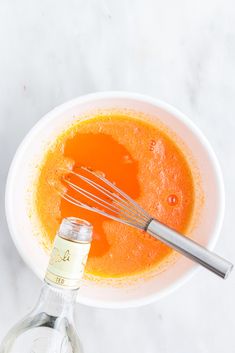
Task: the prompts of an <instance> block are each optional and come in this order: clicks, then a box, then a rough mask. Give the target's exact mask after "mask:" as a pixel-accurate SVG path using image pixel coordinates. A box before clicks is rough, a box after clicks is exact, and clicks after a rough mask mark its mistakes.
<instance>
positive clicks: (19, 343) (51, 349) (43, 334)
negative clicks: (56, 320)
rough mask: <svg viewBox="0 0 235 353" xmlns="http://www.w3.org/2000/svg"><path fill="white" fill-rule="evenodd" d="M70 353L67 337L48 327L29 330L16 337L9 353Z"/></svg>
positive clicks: (70, 348)
mask: <svg viewBox="0 0 235 353" xmlns="http://www.w3.org/2000/svg"><path fill="white" fill-rule="evenodd" d="M23 352H24V353H42V352H43V353H72V347H71V344H70V342H69V339H68V337H67V336H64V335H63V334H62V333H60V332H58V331H57V330H53V329H51V328H48V327H38V328H33V329H30V330H28V331H26V332H24V333H22V334H21V335H20V336H18V337H17V338H16V339H15V341H14V343H13V345H12V346H11V353H23Z"/></svg>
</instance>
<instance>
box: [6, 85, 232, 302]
mask: <svg viewBox="0 0 235 353" xmlns="http://www.w3.org/2000/svg"><path fill="white" fill-rule="evenodd" d="M103 99H104V100H107V99H129V100H137V101H139V102H143V103H146V104H151V105H153V106H156V107H158V108H160V109H162V110H164V111H166V112H167V113H169V114H171V115H173V116H174V118H175V119H176V120H179V121H181V122H182V123H183V124H184V125H186V127H188V128H189V129H190V130H191V131H192V133H193V134H194V136H195V137H196V138H197V139H198V140H199V142H200V144H201V145H202V146H203V148H204V149H205V150H206V151H207V153H208V156H209V158H210V160H211V163H212V165H213V167H214V171H215V173H214V177H215V182H216V187H217V192H218V198H219V200H220V202H219V207H218V215H217V219H216V220H215V221H214V222H215V225H214V233H213V234H212V236H211V237H210V238H209V241H208V244H207V248H208V249H210V250H212V249H213V248H214V247H215V245H216V242H217V240H218V238H219V233H220V230H221V227H222V222H223V218H224V211H225V192H224V183H223V177H222V172H221V168H220V165H219V162H218V160H217V157H216V154H215V152H214V150H213V149H212V147H211V145H210V143H209V142H208V140H207V138H206V137H205V136H204V135H203V133H202V132H201V131H200V129H199V128H198V127H197V126H196V125H195V124H194V123H193V122H192V121H191V120H190V118H188V117H187V116H186V115H185V114H184V113H182V112H181V111H180V110H178V109H177V108H175V107H173V106H172V105H171V104H169V103H166V102H164V101H162V100H159V99H156V98H154V97H150V96H147V95H144V94H140V93H135V92H127V91H103V92H95V93H90V94H86V95H82V96H79V97H77V98H74V99H72V100H69V101H67V102H65V103H63V104H61V105H59V106H57V107H55V108H54V109H52V110H51V111H49V112H48V113H47V114H45V115H44V116H43V117H42V118H41V119H39V120H38V122H37V123H36V124H35V125H34V126H33V127H32V128H31V129H30V130H29V132H28V133H27V134H26V136H25V137H24V138H23V140H22V142H21V143H20V145H19V146H18V148H17V150H16V152H15V155H14V157H13V159H12V162H11V165H10V168H9V171H8V176H7V181H6V189H5V214H6V220H7V224H8V228H9V231H10V235H11V237H12V240H13V242H14V244H15V246H16V248H17V250H18V252H19V254H20V256H21V257H22V259H23V261H24V262H25V263H26V264H27V266H29V268H30V269H31V270H32V271H33V272H34V273H35V274H36V275H37V277H39V278H40V277H41V276H40V274H39V271H38V269H37V267H36V266H34V262H33V261H30V258H29V256H27V252H26V251H25V247H22V245H21V242H20V241H19V236H18V234H17V232H16V230H15V228H14V221H13V218H14V217H13V214H12V212H11V198H12V192H13V188H12V184H13V181H14V178H15V173H14V171H15V169H16V166H17V163H18V159H19V157H20V155H21V154H22V153H23V152H24V150H25V149H27V146H28V141H29V140H30V139H31V138H32V137H33V135H34V134H36V133H37V131H38V130H39V129H41V128H43V127H44V126H45V125H46V124H47V122H48V121H50V120H53V119H54V118H55V116H56V115H58V114H60V113H61V112H64V111H66V110H69V109H70V108H72V107H73V106H74V105H78V104H84V103H88V102H90V101H92V102H94V101H96V100H103ZM199 269H201V266H200V265H198V264H194V265H193V266H192V267H191V268H189V269H188V271H187V272H185V274H184V275H182V276H181V277H180V278H179V279H177V280H175V281H174V282H173V283H172V284H171V285H169V286H168V287H167V288H165V289H162V290H160V291H158V292H157V293H154V294H150V295H146V296H144V297H142V298H139V299H127V300H123V301H110V302H107V301H103V300H96V299H89V298H86V297H83V296H80V298H79V303H81V304H84V305H89V306H93V307H100V308H113V309H114V308H130V307H137V306H142V305H146V304H150V303H152V302H154V301H157V300H159V299H161V298H163V297H164V296H166V295H168V294H170V293H172V292H173V291H175V290H176V289H178V288H179V287H181V286H182V285H183V284H185V283H186V282H187V281H188V280H189V279H191V278H192V276H193V275H194V274H195V273H196V272H198V271H199Z"/></svg>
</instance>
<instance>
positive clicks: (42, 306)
mask: <svg viewBox="0 0 235 353" xmlns="http://www.w3.org/2000/svg"><path fill="white" fill-rule="evenodd" d="M77 293H78V290H70V289H60V288H56V287H53V286H52V285H49V284H47V283H45V284H44V285H43V287H42V290H41V294H40V297H39V302H38V305H37V307H36V310H37V311H38V312H44V313H46V314H48V315H50V316H55V317H56V316H57V317H70V318H72V317H73V312H74V304H75V302H76V298H77Z"/></svg>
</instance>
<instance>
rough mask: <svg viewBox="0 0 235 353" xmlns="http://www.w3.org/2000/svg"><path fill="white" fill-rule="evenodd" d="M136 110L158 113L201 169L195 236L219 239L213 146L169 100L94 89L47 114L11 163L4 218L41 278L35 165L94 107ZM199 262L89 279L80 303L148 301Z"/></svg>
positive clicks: (220, 207) (43, 258) (220, 200)
mask: <svg viewBox="0 0 235 353" xmlns="http://www.w3.org/2000/svg"><path fill="white" fill-rule="evenodd" d="M104 108H105V109H109V108H118V109H125V108H127V109H132V110H136V111H139V112H143V113H144V114H147V115H150V116H152V117H153V118H154V117H158V118H160V119H161V121H162V122H163V123H164V125H166V126H168V127H169V128H170V129H171V130H173V131H174V132H175V133H176V134H177V135H178V136H179V137H180V139H182V140H183V141H184V143H185V145H186V146H187V147H188V148H189V149H190V150H191V152H192V155H193V158H194V160H195V161H196V163H197V166H198V168H199V171H200V176H201V182H202V187H203V191H204V196H205V203H204V207H203V208H202V210H201V216H200V219H199V223H198V224H197V225H196V227H195V229H194V231H193V234H192V235H193V237H194V238H195V239H196V240H197V241H198V242H199V243H201V244H203V245H206V246H207V247H208V248H209V249H212V248H213V247H214V245H215V243H216V241H217V238H218V235H219V232H220V229H221V224H222V219H223V214H224V188H223V181H222V176H221V171H220V168H219V165H218V162H217V159H216V157H215V154H214V152H213V150H212V149H211V147H210V145H209V143H208V142H207V140H206V139H205V137H204V136H203V135H202V133H201V132H200V131H199V130H198V128H197V127H196V126H195V125H194V124H193V123H192V122H191V121H190V120H189V119H188V118H187V117H186V116H185V115H184V114H182V113H181V112H179V111H178V110H177V109H175V108H173V107H172V106H170V105H169V104H166V103H163V102H161V101H158V100H156V99H154V98H150V97H147V96H143V95H139V94H135V93H127V92H103V93H94V94H89V95H86V96H82V97H79V98H76V99H74V100H72V101H70V102H68V103H65V104H63V105H61V106H59V107H57V108H55V109H53V110H52V111H51V112H49V113H48V114H46V115H45V116H44V117H43V118H42V119H41V120H40V121H39V122H38V123H37V124H36V125H35V126H34V127H33V128H32V130H31V131H30V132H29V133H28V134H27V136H26V137H25V139H24V140H23V142H22V143H21V145H20V146H19V148H18V150H17V152H16V154H15V157H14V159H13V162H12V164H11V167H10V171H9V175H8V180H7V187H6V216H7V221H8V226H9V229H10V233H11V236H12V239H13V241H14V243H15V245H16V247H17V249H18V251H19V253H20V255H21V256H22V258H23V259H24V261H25V262H26V263H27V265H28V266H29V267H30V268H31V269H32V270H33V271H34V272H35V274H36V275H37V276H38V277H40V278H41V279H42V278H43V276H44V273H45V269H46V266H47V262H48V255H47V254H46V253H45V251H44V250H43V248H42V247H41V246H39V243H38V239H37V237H35V236H33V233H34V230H33V225H32V222H31V221H30V217H29V215H28V212H27V207H28V206H27V202H28V200H27V198H28V192H29V188H30V185H31V184H30V183H32V174H33V170H35V164H37V163H39V162H40V160H42V157H43V154H44V151H45V146H47V145H48V143H49V142H50V141H52V140H53V139H55V138H56V136H58V134H59V133H60V132H61V131H63V130H64V129H65V127H66V126H68V125H70V124H71V122H72V121H74V119H76V117H78V116H80V115H83V114H84V113H86V112H90V111H92V110H94V109H95V110H96V109H104ZM198 267H199V266H198V265H195V264H193V263H192V262H191V261H190V260H188V259H186V258H184V257H183V256H181V257H180V259H179V260H178V261H176V263H175V264H173V265H171V266H169V268H168V269H167V270H165V271H163V272H162V273H160V274H158V275H156V276H153V277H152V278H150V279H148V280H146V281H137V282H136V283H135V284H132V285H129V284H128V285H126V286H125V285H123V286H121V287H115V286H112V285H106V286H105V285H101V284H99V282H96V283H94V282H91V281H86V282H85V284H84V286H83V287H82V288H81V290H80V292H79V296H78V301H79V302H80V303H83V304H87V305H91V306H96V307H111V308H121V307H131V306H138V305H143V304H147V303H150V302H152V301H154V300H157V299H159V298H161V297H163V296H165V295H166V294H168V293H170V292H172V291H173V290H175V289H176V288H178V287H179V286H181V285H182V284H183V283H184V282H186V280H188V279H189V278H191V276H192V274H193V273H195V271H196V269H198Z"/></svg>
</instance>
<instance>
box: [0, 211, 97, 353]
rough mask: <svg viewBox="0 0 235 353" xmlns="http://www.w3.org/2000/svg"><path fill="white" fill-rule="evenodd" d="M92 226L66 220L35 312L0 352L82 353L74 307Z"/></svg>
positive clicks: (19, 327)
mask: <svg viewBox="0 0 235 353" xmlns="http://www.w3.org/2000/svg"><path fill="white" fill-rule="evenodd" d="M91 239H92V226H91V224H90V223H88V222H86V221H84V220H81V219H78V218H73V217H71V218H65V219H63V221H62V223H61V225H60V228H59V231H58V233H57V235H56V238H55V241H54V246H53V250H52V253H51V256H50V261H49V265H48V268H47V271H46V275H45V278H44V285H43V287H42V290H41V294H40V297H39V300H38V302H37V304H36V306H35V307H34V309H33V310H32V311H31V312H30V313H29V314H28V315H27V316H26V317H25V318H23V319H22V320H21V321H20V322H19V323H18V324H16V325H15V326H14V327H13V328H12V329H11V330H10V332H9V333H8V334H7V335H6V337H5V338H4V340H3V342H2V344H1V346H0V353H80V352H82V349H81V345H80V342H79V339H78V335H77V333H76V330H75V327H74V304H75V302H76V297H77V294H78V289H79V286H80V282H81V279H82V276H83V272H84V267H85V264H86V260H87V256H88V253H89V250H90V243H91Z"/></svg>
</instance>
